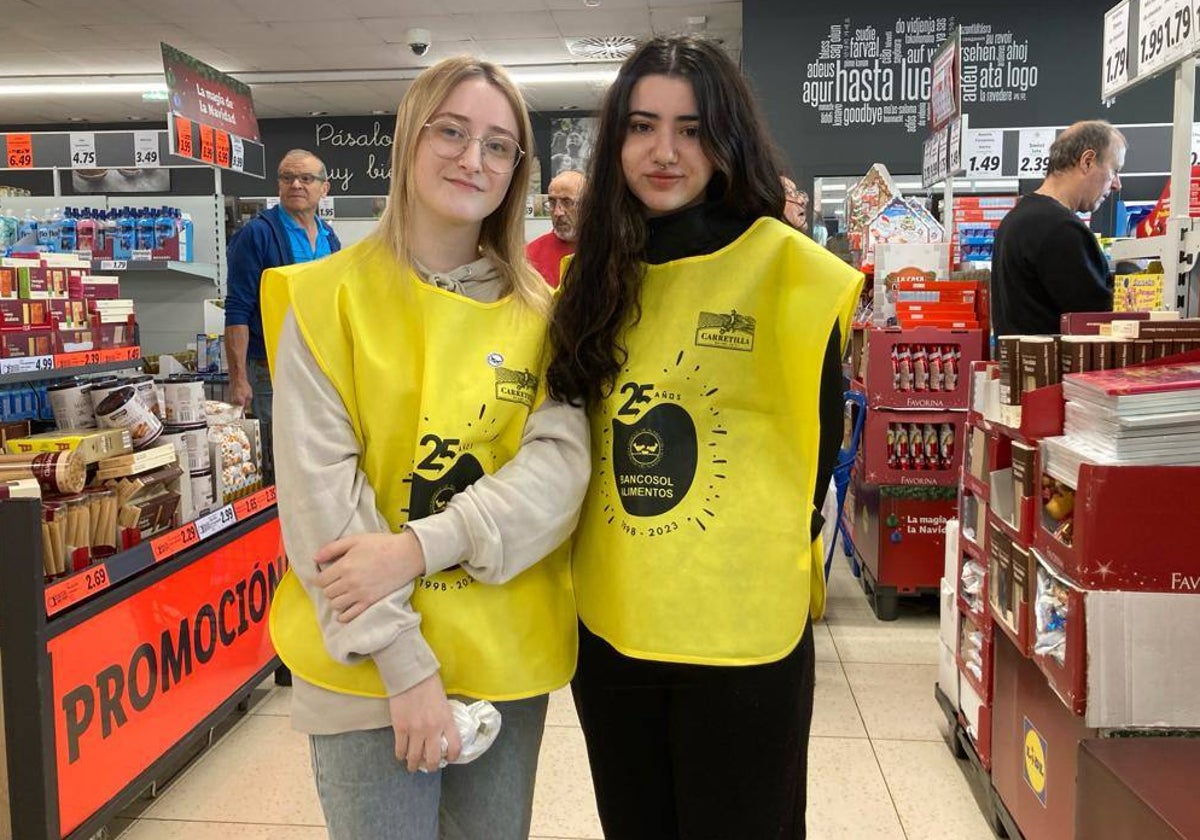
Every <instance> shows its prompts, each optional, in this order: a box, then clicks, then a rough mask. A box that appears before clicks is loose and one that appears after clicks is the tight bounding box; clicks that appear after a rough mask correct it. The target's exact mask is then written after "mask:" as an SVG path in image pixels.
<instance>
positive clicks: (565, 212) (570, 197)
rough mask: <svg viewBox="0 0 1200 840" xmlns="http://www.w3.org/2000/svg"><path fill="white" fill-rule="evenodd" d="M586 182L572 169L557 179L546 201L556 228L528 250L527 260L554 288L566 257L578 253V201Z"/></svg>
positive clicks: (541, 237) (530, 244)
mask: <svg viewBox="0 0 1200 840" xmlns="http://www.w3.org/2000/svg"><path fill="white" fill-rule="evenodd" d="M586 181H587V179H586V178H585V177H584V175H583V173H582V172H576V171H575V170H573V169H571V170H567V171H566V172H560V173H558V174H557V175H555V176H554V178H553V179H552V180H551V181H550V187H549V189H550V192H549V195H548V196H547V198H546V204H547V205H548V206H547V209H548V210H549V211H550V219H551V221H552V223H553V225H554V227H553V229H552V230H550V232H549V233H544V234H542V235H541V236H539V237H538V238H537V239H535V240H533V241H532V242H530V243H529V244H528V245H526V246H525V256H527V257H528V258H529V261H530V262H531V263H533V267H534V268H536V269H537V270H538V274H540V275H542V277H544V278H546V282H547V283H549V284H550V285H551V286H554V287H555V288H558V279H559V278H558V272H559V266H560V265H561V264H562V259H563V257H565V256H567V255H569V254H573V253H575V240H576V239H577V238H578V236H579V201H580V198H581V197H582V196H583V186H584V183H585V182H586Z"/></svg>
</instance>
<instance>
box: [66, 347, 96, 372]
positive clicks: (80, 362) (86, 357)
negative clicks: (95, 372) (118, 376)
mask: <svg viewBox="0 0 1200 840" xmlns="http://www.w3.org/2000/svg"><path fill="white" fill-rule="evenodd" d="M101 361H102V357H101V353H100V351H99V350H85V351H83V352H82V353H60V354H59V355H57V356H55V357H54V366H55V367H56V368H72V367H83V366H84V365H98V364H100V362H101Z"/></svg>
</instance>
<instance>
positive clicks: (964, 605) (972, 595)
mask: <svg viewBox="0 0 1200 840" xmlns="http://www.w3.org/2000/svg"><path fill="white" fill-rule="evenodd" d="M989 588H990V581H989V572H988V567H987V566H986V565H985V564H984V563H982V562H981V561H980V560H978V559H976V558H975V557H973V556H972V555H970V554H963V558H962V567H961V569H960V570H959V575H958V592H957V593H956V596H957V597H956V604H957V606H958V610H959V612H961V613H963V614H964V615H969V616H971V618H972V620H974V621H975V622H976V623H977V624H986V623H987V621H988V618H989V616H988V609H987V605H988V589H989Z"/></svg>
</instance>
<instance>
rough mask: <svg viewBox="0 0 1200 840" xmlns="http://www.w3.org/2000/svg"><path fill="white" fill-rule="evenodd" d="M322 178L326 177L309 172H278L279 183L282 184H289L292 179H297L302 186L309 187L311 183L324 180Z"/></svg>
mask: <svg viewBox="0 0 1200 840" xmlns="http://www.w3.org/2000/svg"><path fill="white" fill-rule="evenodd" d="M324 180H326V179H325V178H322V177H321V176H320V175H313V174H312V173H310V172H280V173H279V183H281V184H283V185H284V186H287V185H288V184H291V183H292V182H293V181H299V182H300V183H301V184H303V185H304V186H306V187H311V186H312V185H313V184H315V183H317V182H318V181H324Z"/></svg>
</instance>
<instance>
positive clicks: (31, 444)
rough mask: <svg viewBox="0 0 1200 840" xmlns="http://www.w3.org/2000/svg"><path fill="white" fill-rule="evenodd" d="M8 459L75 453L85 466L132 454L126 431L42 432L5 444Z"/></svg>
mask: <svg viewBox="0 0 1200 840" xmlns="http://www.w3.org/2000/svg"><path fill="white" fill-rule="evenodd" d="M4 446H5V449H6V450H7V451H8V453H9V454H10V455H26V454H29V453H33V452H64V451H68V450H73V451H75V452H78V453H79V455H80V457H82V458H83V462H84V463H85V464H94V463H96V462H97V461H102V460H104V459H105V458H111V457H113V456H116V455H124V454H127V453H130V452H132V451H133V439H132V438H131V437H130V434H129V430H128V429H76V430H73V431H69V432H63V431H56V432H42V433H41V434H36V435H30V436H27V437H21V438H10V439H9V440H8V441H6V442H5V445H4Z"/></svg>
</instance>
